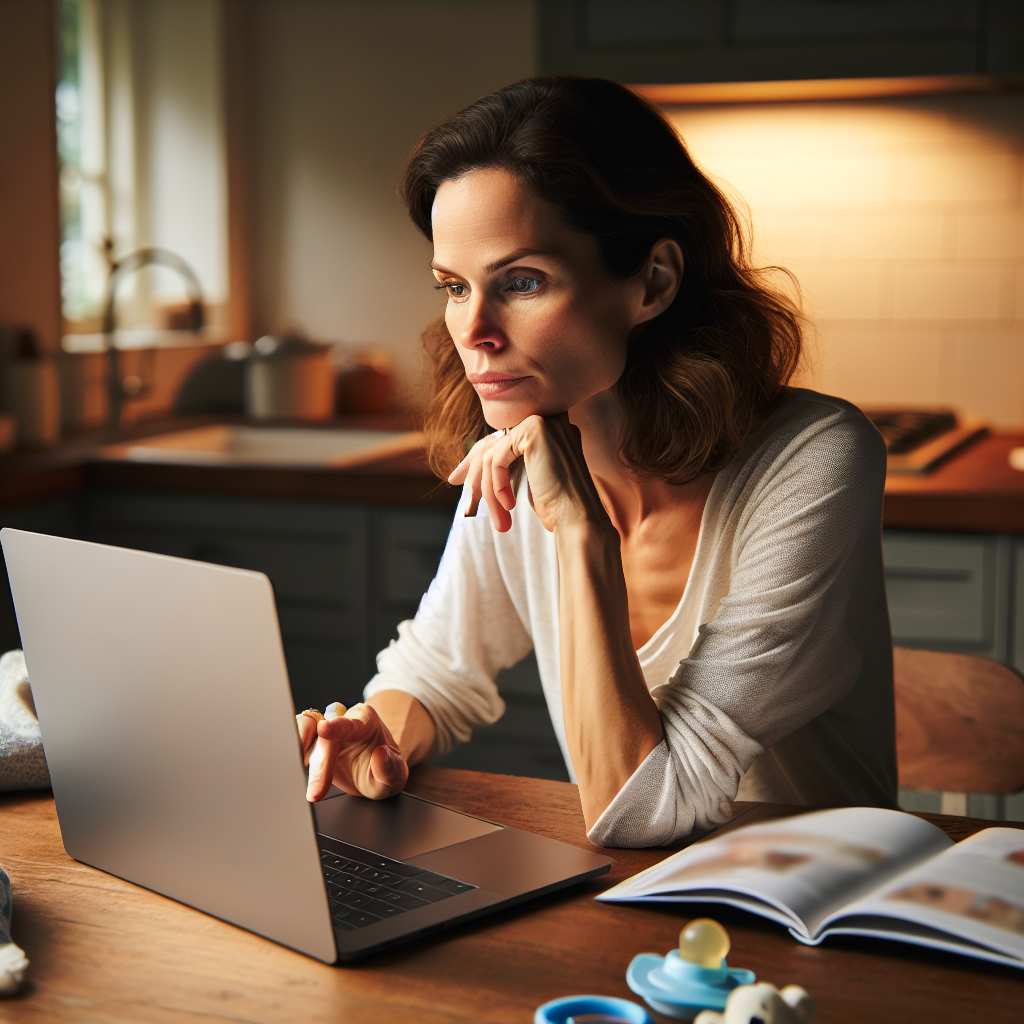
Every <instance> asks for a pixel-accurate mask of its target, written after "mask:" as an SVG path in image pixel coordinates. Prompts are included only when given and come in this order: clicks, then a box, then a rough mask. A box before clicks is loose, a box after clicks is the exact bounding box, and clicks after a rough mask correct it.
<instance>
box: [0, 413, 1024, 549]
mask: <svg viewBox="0 0 1024 1024" xmlns="http://www.w3.org/2000/svg"><path fill="white" fill-rule="evenodd" d="M218 421H219V422H222V421H223V417H222V418H220V420H214V419H213V418H211V417H205V418H193V419H188V420H182V419H179V420H173V421H162V422H152V423H148V424H145V425H144V426H142V427H140V428H138V429H136V430H134V431H130V432H121V433H119V434H111V433H97V434H92V435H89V436H83V437H79V438H75V439H70V440H67V441H65V442H63V443H62V444H60V445H59V446H58V447H56V448H54V449H52V450H50V451H47V452H40V453H19V454H16V455H11V456H7V457H5V458H3V459H0V508H3V507H11V506H16V505H24V504H29V503H32V502H36V501H43V500H46V499H48V498H56V497H61V496H66V495H70V494H74V493H76V492H78V491H81V490H84V489H86V488H91V487H96V488H125V489H133V490H149V491H154V490H155V491H178V492H192V493H206V494H221V495H234V496H253V497H257V496H259V497H266V496H275V497H288V498H311V499H332V500H342V501H364V502H369V503H373V504H385V505H417V506H421V507H427V508H446V509H447V508H450V509H454V508H455V506H456V504H457V502H458V497H459V491H458V488H455V487H450V486H449V485H448V484H446V483H443V482H442V481H439V480H438V479H437V478H436V477H435V476H434V475H433V474H432V473H431V471H430V469H429V467H428V466H427V464H426V460H425V459H424V457H423V456H422V455H418V454H413V455H399V456H393V457H391V458H386V459H381V460H379V461H378V462H374V463H370V464H366V465H363V466H360V467H358V468H356V469H334V468H298V469H296V468H255V467H249V466H246V467H232V468H224V467H220V466H217V467H212V466H211V467H207V466H172V465H166V464H153V463H132V462H103V463H100V462H93V461H91V460H90V458H89V452H90V450H91V449H93V448H95V447H96V446H97V445H99V444H105V443H111V442H113V441H118V440H120V441H123V440H128V439H134V438H138V437H144V436H146V435H151V434H155V433H160V432H164V431H168V430H172V429H183V428H185V427H190V426H197V425H201V424H204V423H210V422H218ZM326 425H327V426H331V427H360V428H376V429H407V428H409V427H410V425H411V424H410V423H409V422H408V421H407V420H403V419H401V418H398V417H348V418H345V419H339V420H335V421H333V422H332V423H330V424H326ZM1020 445H1024V434H990V435H987V436H985V437H982V438H980V439H978V440H976V441H975V442H973V443H972V444H970V445H968V446H967V447H965V448H963V449H961V450H960V451H959V452H957V453H955V454H954V455H952V456H951V457H950V458H949V459H947V460H946V461H945V462H943V463H942V464H941V465H939V466H938V467H937V468H936V469H935V470H933V471H932V472H930V473H926V474H898V473H890V474H889V476H888V478H887V480H886V486H885V505H884V511H883V520H884V525H885V526H886V527H888V528H889V529H906V530H939V531H950V532H966V533H1010V534H1024V473H1021V472H1019V471H1017V470H1014V469H1012V468H1011V467H1010V465H1009V462H1008V455H1009V452H1010V450H1011V449H1012V448H1014V447H1017V446H1020Z"/></svg>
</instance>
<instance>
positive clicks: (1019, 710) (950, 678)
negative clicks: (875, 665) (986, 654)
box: [893, 647, 1024, 793]
mask: <svg viewBox="0 0 1024 1024" xmlns="http://www.w3.org/2000/svg"><path fill="white" fill-rule="evenodd" d="M893 675H894V683H895V687H894V688H895V694H896V754H897V757H896V760H897V762H898V763H899V769H900V787H901V788H904V789H928V790H939V791H943V790H944V791H947V792H954V793H1016V792H1017V791H1018V790H1019V789H1021V788H1022V787H1024V679H1022V678H1021V676H1020V673H1018V672H1016V671H1014V670H1013V669H1012V668H1009V667H1008V666H1006V665H1000V664H999V663H998V662H996V661H992V660H991V659H990V658H979V657H976V656H974V655H972V654H949V653H946V652H944V651H943V652H939V651H916V650H910V649H908V648H906V647H896V648H894V649H893Z"/></svg>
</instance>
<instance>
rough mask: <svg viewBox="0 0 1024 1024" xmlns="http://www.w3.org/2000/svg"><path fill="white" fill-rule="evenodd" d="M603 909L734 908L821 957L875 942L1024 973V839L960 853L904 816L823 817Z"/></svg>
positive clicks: (779, 830) (719, 847) (766, 830)
mask: <svg viewBox="0 0 1024 1024" xmlns="http://www.w3.org/2000/svg"><path fill="white" fill-rule="evenodd" d="M597 898H598V899H599V900H605V901H608V902H625V901H638V900H642V901H659V902H693V903H727V904H729V905H730V906H734V907H741V908H742V909H744V910H749V911H752V912H753V913H755V914H760V915H761V916H762V917H767V918H770V919H771V920H773V921H779V922H780V923H782V924H784V925H786V926H787V927H788V928H789V931H790V933H791V934H792V935H793V937H794V938H796V939H799V940H800V941H801V942H804V943H806V944H807V945H811V946H816V945H817V944H818V943H819V942H821V941H822V939H824V938H826V937H827V936H829V935H871V936H875V937H878V938H884V939H896V940H898V941H900V942H911V943H914V944H916V945H919V946H933V947H935V948H936V949H945V950H950V951H952V952H954V953H963V954H964V955H966V956H974V957H980V958H981V959H982V960H993V961H995V962H996V963H1002V964H1009V965H1011V966H1012V967H1021V968H1024V829H1016V828H987V829H985V830H984V831H982V832H978V833H977V834H975V835H973V836H971V837H970V838H969V839H965V840H963V841H962V842H960V843H954V842H953V840H952V839H950V838H949V837H948V836H947V835H946V834H945V833H944V832H943V831H942V830H941V829H939V828H937V827H936V826H935V825H932V824H931V823H930V822H927V821H925V820H923V819H922V818H917V817H914V815H912V814H904V813H902V812H901V811H886V810H882V809H880V808H876V807H846V808H843V809H841V810H836V811H815V812H813V813H811V814H801V815H799V816H797V817H794V818H783V819H780V820H777V821H771V822H768V823H766V824H763V825H750V826H747V827H746V828H738V829H736V830H735V831H734V832H727V833H725V834H724V835H722V836H718V837H716V838H713V839H708V840H706V841H705V842H701V843H697V844H695V845H693V846H691V847H689V848H688V849H685V850H681V851H680V852H679V853H676V854H673V855H672V856H670V857H668V858H666V859H665V860H663V861H660V862H659V863H658V864H655V865H653V866H652V867H649V868H647V870H646V871H641V872H640V874H638V875H634V876H633V877H632V878H628V879H626V881H624V882H620V883H619V884H618V885H616V886H615V887H614V888H612V889H609V890H608V891H607V892H606V893H603V894H602V895H600V896H598V897H597Z"/></svg>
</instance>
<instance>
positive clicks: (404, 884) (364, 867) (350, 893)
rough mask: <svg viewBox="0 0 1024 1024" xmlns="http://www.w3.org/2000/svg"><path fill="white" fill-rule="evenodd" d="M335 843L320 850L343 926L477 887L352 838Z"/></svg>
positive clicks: (336, 918) (334, 913)
mask: <svg viewBox="0 0 1024 1024" xmlns="http://www.w3.org/2000/svg"><path fill="white" fill-rule="evenodd" d="M332 847H335V848H334V849H322V850H321V851H320V862H321V864H322V865H323V869H324V878H325V879H326V880H327V896H328V898H329V899H330V901H331V920H332V922H333V923H334V925H335V927H337V928H340V929H342V930H343V931H354V930H355V929H356V928H365V927H366V926H367V925H368V924H376V923H377V922H378V921H383V920H384V919H385V918H389V917H395V916H397V915H398V914H404V913H406V912H408V911H410V910H417V909H418V908H419V907H426V906H429V905H430V904H431V903H440V902H441V901H442V900H446V899H448V898H449V897H451V896H457V895H458V894H459V893H460V892H468V891H469V890H470V889H475V888H476V886H475V885H470V884H469V883H468V882H460V881H459V880H458V879H457V878H448V877H446V876H445V875H438V874H436V873H435V872H433V871H424V870H423V868H414V867H412V865H410V864H403V863H402V862H401V861H400V860H391V859H390V858H388V857H381V856H380V855H378V854H375V853H369V852H368V851H366V850H360V849H359V847H357V846H349V845H348V843H341V842H338V841H337V840H334V841H333V842H332Z"/></svg>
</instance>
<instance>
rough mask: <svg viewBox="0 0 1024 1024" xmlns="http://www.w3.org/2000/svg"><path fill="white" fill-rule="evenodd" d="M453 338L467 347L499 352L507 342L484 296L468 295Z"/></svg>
mask: <svg viewBox="0 0 1024 1024" xmlns="http://www.w3.org/2000/svg"><path fill="white" fill-rule="evenodd" d="M460 312H461V313H462V314H463V315H462V316H460V317H459V321H460V322H459V324H458V328H457V330H456V331H455V332H453V333H454V337H455V340H456V341H457V342H458V343H459V344H460V345H462V346H463V347H464V348H468V349H486V350H488V351H490V352H500V351H501V350H502V349H503V348H505V346H506V345H507V344H508V339H507V338H506V336H505V332H504V331H503V330H502V328H501V324H500V323H499V321H498V319H497V318H496V317H495V316H494V315H493V314H494V310H493V307H492V306H491V304H490V303H489V302H488V301H487V299H486V297H481V298H477V296H476V295H473V296H470V298H469V300H468V301H467V302H466V303H464V304H463V306H462V309H461V310H460Z"/></svg>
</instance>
